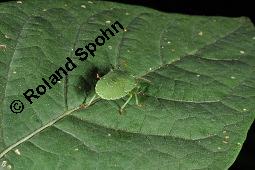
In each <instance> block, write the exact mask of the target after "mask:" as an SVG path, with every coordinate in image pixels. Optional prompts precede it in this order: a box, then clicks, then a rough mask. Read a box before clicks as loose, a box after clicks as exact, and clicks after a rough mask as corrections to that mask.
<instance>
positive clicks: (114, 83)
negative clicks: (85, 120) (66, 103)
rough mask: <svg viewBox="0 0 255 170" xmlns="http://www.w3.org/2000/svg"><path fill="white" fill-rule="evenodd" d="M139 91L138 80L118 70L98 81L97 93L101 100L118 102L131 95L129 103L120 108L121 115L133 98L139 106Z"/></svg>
mask: <svg viewBox="0 0 255 170" xmlns="http://www.w3.org/2000/svg"><path fill="white" fill-rule="evenodd" d="M139 79H142V78H139ZM146 81H149V80H146ZM139 89H140V84H139V82H138V81H137V78H135V77H134V76H132V75H130V74H129V73H127V72H125V71H122V70H119V69H117V70H111V71H110V72H109V73H108V74H106V75H105V76H103V77H102V78H100V80H98V82H97V84H96V87H95V92H96V94H97V95H98V96H99V97H100V98H102V99H105V100H117V99H120V98H123V97H125V96H127V95H129V98H128V99H127V101H126V102H125V103H124V104H123V105H122V106H121V107H120V113H122V112H123V110H124V108H125V107H126V105H127V104H128V103H129V102H130V100H131V99H132V97H133V96H135V101H136V105H138V106H139V102H138V97H137V94H138V93H139V92H138V90H139ZM94 97H95V96H94ZM94 97H93V98H94Z"/></svg>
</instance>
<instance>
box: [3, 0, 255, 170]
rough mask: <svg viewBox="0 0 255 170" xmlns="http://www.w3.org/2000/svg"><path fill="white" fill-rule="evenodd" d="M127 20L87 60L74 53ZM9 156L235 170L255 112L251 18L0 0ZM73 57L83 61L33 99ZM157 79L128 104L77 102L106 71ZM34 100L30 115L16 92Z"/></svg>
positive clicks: (42, 164)
mask: <svg viewBox="0 0 255 170" xmlns="http://www.w3.org/2000/svg"><path fill="white" fill-rule="evenodd" d="M109 21H111V23H113V22H115V21H119V22H120V23H121V24H122V25H123V26H124V27H125V29H126V31H121V32H119V33H118V34H116V35H115V36H114V37H111V38H110V40H107V41H106V42H105V44H104V45H103V46H101V47H99V46H97V51H96V52H95V57H91V56H90V57H88V59H87V60H86V61H84V62H81V61H79V60H78V57H76V56H75V55H74V51H75V50H76V49H77V48H82V47H83V48H84V46H85V45H86V44H88V43H90V42H94V40H95V38H96V37H97V36H98V35H100V34H101V32H100V31H99V30H100V29H106V28H108V27H110V25H111V24H109ZM0 45H1V46H0V122H1V123H0V166H1V168H7V169H8V168H9V169H10V168H12V169H18V170H19V169H22V170H23V169H24V170H27V169H70V170H73V169H75V170H78V169H173V170H175V169H185V170H186V169H227V168H228V167H229V166H230V165H231V164H232V163H233V162H234V160H235V159H236V157H237V155H238V153H239V151H240V149H241V146H242V144H243V142H244V140H245V138H246V134H247V131H248V129H249V127H250V125H251V123H252V122H253V121H254V118H255V77H254V75H255V29H254V26H253V25H252V23H251V22H250V21H249V20H248V19H247V18H243V17H241V18H225V17H204V16H187V15H181V14H169V13H162V12H159V11H155V10H152V9H149V8H144V7H138V6H133V5H132V6H131V5H125V4H120V3H112V2H103V1H83V0H77V1H69V0H63V1H57V0H53V1H52V0H44V1H39V0H27V1H22V2H21V1H17V2H6V3H1V4H0ZM67 57H70V58H71V59H72V60H73V61H74V62H75V63H76V64H77V68H75V70H73V71H72V72H69V74H68V76H67V77H66V78H63V79H62V80H61V82H59V83H58V84H56V85H55V86H54V87H52V89H47V92H46V93H45V94H44V95H42V96H40V98H38V99H35V100H33V101H34V103H33V104H29V102H28V101H26V100H25V99H24V96H23V93H24V92H25V91H26V90H27V89H35V88H36V87H37V86H38V85H40V84H43V82H42V78H45V79H47V78H48V77H49V76H50V75H51V74H52V73H54V71H55V70H56V69H58V68H59V67H60V66H63V65H64V64H65V63H66V58H67ZM116 68H121V69H123V70H126V71H128V72H131V73H132V74H133V75H135V76H136V77H137V78H141V79H143V78H144V79H147V80H149V81H150V82H151V83H150V85H149V86H148V87H146V90H145V92H144V93H141V94H140V95H139V96H138V97H139V99H140V102H141V104H142V106H141V107H139V106H136V105H135V102H134V100H133V99H132V101H131V103H129V104H128V105H127V106H126V108H125V112H124V113H123V114H122V115H120V114H119V112H118V110H119V107H120V106H121V105H122V104H123V103H124V102H125V100H126V99H127V97H125V98H123V99H119V100H115V101H107V100H102V99H101V100H96V101H95V102H94V103H93V104H92V105H90V106H85V107H81V108H80V109H79V106H80V105H81V104H82V103H83V101H84V100H86V98H87V96H88V97H89V96H90V95H91V93H93V91H94V86H95V83H96V80H97V79H96V73H98V74H100V75H104V74H107V72H108V71H109V70H110V69H116ZM15 99H19V100H22V101H23V102H24V106H25V109H24V111H23V112H22V113H20V114H14V113H12V112H11V110H10V104H11V102H12V101H13V100H15Z"/></svg>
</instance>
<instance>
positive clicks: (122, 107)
mask: <svg viewBox="0 0 255 170" xmlns="http://www.w3.org/2000/svg"><path fill="white" fill-rule="evenodd" d="M132 97H133V95H132V94H130V96H129V98H128V99H127V101H126V102H125V103H124V104H123V105H122V106H121V108H120V113H122V112H123V109H124V108H125V107H126V105H127V104H128V102H129V101H130V100H131V98H132Z"/></svg>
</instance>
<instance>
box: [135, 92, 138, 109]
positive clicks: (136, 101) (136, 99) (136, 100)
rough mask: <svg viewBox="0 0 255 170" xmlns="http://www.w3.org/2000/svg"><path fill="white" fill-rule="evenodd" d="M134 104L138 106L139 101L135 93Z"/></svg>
mask: <svg viewBox="0 0 255 170" xmlns="http://www.w3.org/2000/svg"><path fill="white" fill-rule="evenodd" d="M135 104H136V105H137V106H139V101H138V97H137V93H135Z"/></svg>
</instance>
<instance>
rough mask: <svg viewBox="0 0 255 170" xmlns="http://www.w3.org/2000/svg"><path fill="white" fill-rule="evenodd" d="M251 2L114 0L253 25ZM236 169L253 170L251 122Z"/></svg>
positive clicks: (254, 137)
mask: <svg viewBox="0 0 255 170" xmlns="http://www.w3.org/2000/svg"><path fill="white" fill-rule="evenodd" d="M111 1H114V0H111ZM252 1H253V0H232V1H230V0H229V1H228V0H225V1H224V0H221V1H217V0H214V1H210V0H204V1H199V0H115V2H121V3H127V4H135V5H141V6H147V7H150V8H153V9H157V10H160V11H164V12H171V13H182V14H190V15H206V16H226V17H240V16H246V17H249V18H250V19H251V21H252V22H253V24H254V25H255V5H254V4H252ZM254 3H255V2H254ZM252 8H253V9H252ZM236 169H237V170H255V122H253V125H252V126H251V128H250V130H249V132H248V136H247V139H246V141H245V142H244V145H243V147H242V150H241V152H240V153H239V155H238V157H237V159H236V161H235V162H234V164H233V165H232V166H231V167H230V170H236Z"/></svg>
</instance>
